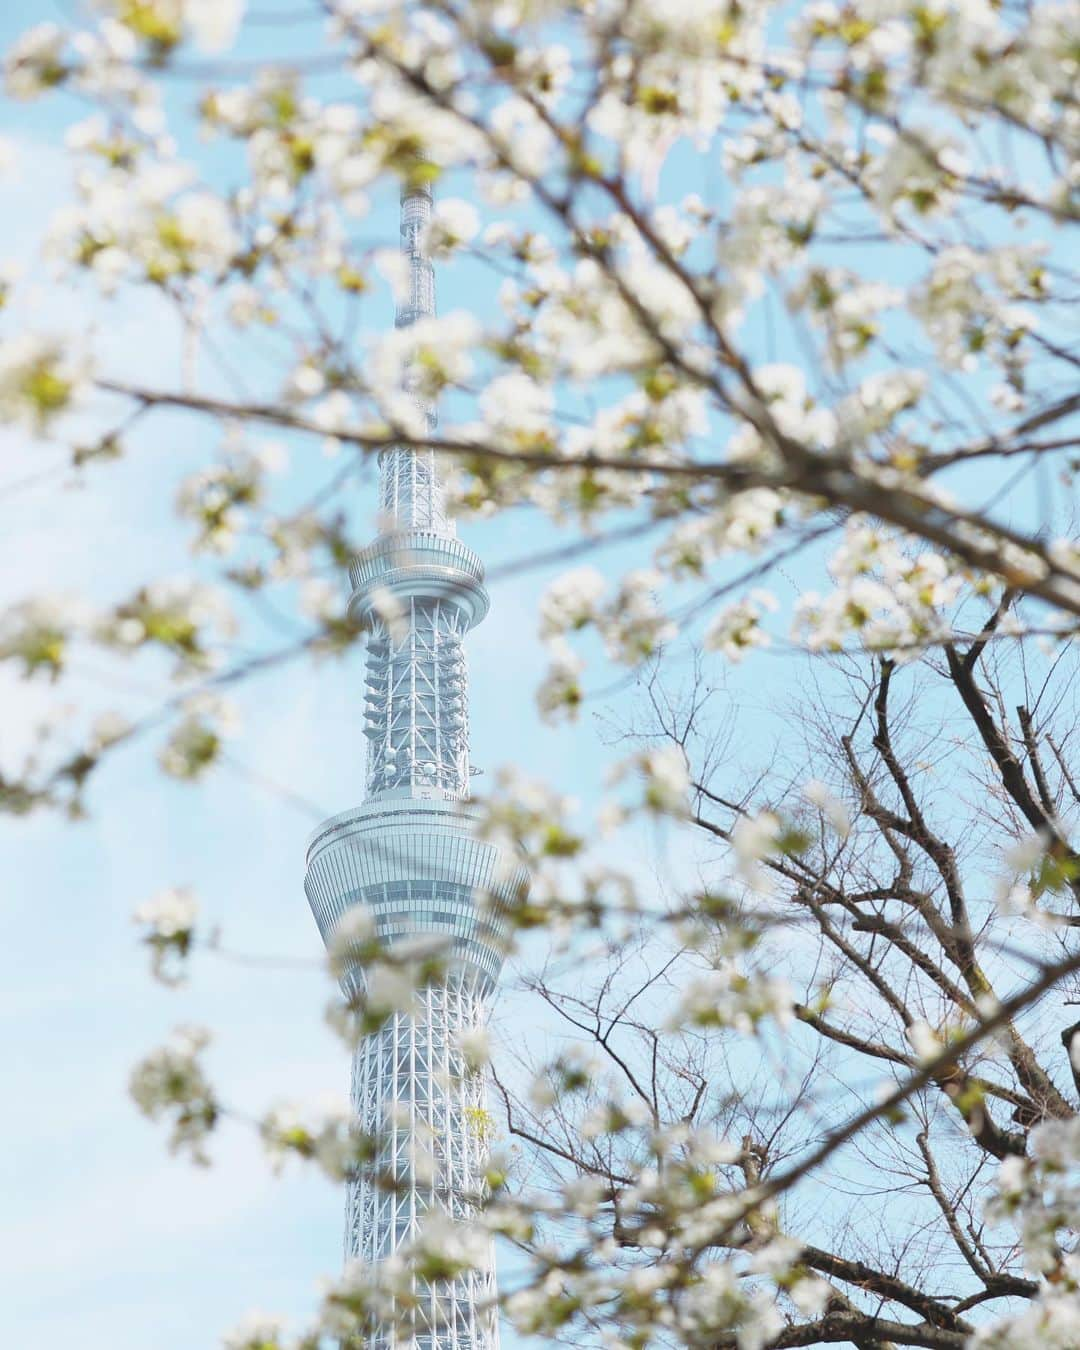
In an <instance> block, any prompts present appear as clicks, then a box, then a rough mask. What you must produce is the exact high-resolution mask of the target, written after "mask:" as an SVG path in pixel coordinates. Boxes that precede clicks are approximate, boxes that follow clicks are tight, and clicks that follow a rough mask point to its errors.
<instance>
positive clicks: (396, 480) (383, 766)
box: [304, 186, 525, 1350]
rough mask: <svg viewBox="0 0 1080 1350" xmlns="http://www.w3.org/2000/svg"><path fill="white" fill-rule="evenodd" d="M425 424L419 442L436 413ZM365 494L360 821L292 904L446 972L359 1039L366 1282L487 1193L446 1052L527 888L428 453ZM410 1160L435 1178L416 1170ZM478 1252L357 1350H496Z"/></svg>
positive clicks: (470, 1111)
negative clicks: (436, 946)
mask: <svg viewBox="0 0 1080 1350" xmlns="http://www.w3.org/2000/svg"><path fill="white" fill-rule="evenodd" d="M431 211H432V198H431V192H430V190H429V189H428V188H427V187H423V186H410V187H408V188H406V189H405V190H404V191H403V194H402V199H401V247H402V250H403V253H404V255H405V257H406V258H407V259H408V263H409V277H410V285H409V293H408V297H407V299H406V300H404V301H403V302H402V303H400V304H399V306H398V311H397V319H396V322H397V326H398V327H399V328H403V327H407V326H409V325H411V324H414V323H417V322H421V321H423V320H424V319H425V318H427V317H429V316H433V315H434V313H435V283H434V274H433V269H432V265H431V261H430V259H429V258H428V256H427V254H426V251H425V236H426V230H427V226H428V223H429V221H430V219H431ZM423 411H424V414H425V415H426V418H427V424H428V427H429V429H430V430H431V431H434V428H435V424H436V416H435V411H434V409H433V408H431V407H429V406H424V407H423ZM379 489H380V507H381V519H382V521H383V526H382V530H383V532H382V533H381V534H380V535H379V537H378V538H377V539H376V540H375V541H374V543H372V544H370V545H369V546H368V547H367V548H365V549H363V550H362V551H361V552H360V554H359V555H358V556H357V557H356V558H355V559H354V560H353V562H352V565H351V567H350V569H349V575H350V581H351V585H352V595H351V600H350V613H351V614H352V615H353V616H354V617H355V618H356V619H357V620H358V621H359V622H360V623H362V624H363V626H364V627H365V629H366V630H367V634H368V638H367V662H366V694H365V699H364V705H365V706H364V735H365V736H366V737H367V740H368V755H367V774H366V792H365V796H364V799H363V802H362V803H361V804H360V805H359V806H357V807H355V808H354V809H353V810H350V811H346V812H344V813H343V814H341V815H337V816H333V817H332V818H331V819H329V820H327V821H326V822H325V823H324V824H323V825H321V826H320V827H319V828H318V829H317V830H316V831H315V833H314V834H313V836H312V838H311V842H310V844H309V846H308V853H307V876H306V880H305V884H304V888H305V891H306V892H307V897H308V900H309V902H310V904H311V908H312V911H313V913H314V915H315V919H316V922H317V923H318V925H319V929H320V932H321V933H322V936H323V939H324V941H325V942H327V943H328V944H329V943H330V942H331V941H332V938H333V934H334V929H335V927H336V925H337V924H338V923H339V921H340V920H341V918H342V916H343V915H345V914H346V912H347V911H348V910H349V909H350V908H351V907H352V906H356V905H364V906H366V907H367V908H368V910H369V911H370V913H371V915H372V916H373V917H374V922H375V931H376V935H377V937H378V939H379V940H380V942H381V943H383V944H385V945H386V946H387V947H388V948H390V949H393V948H394V946H395V944H401V943H404V942H407V941H409V940H415V939H417V938H421V939H423V938H425V937H428V938H434V937H436V936H440V937H441V938H442V939H443V941H444V943H445V944H446V945H445V951H446V974H445V977H444V978H441V979H440V980H438V981H437V982H436V983H434V984H431V985H429V986H427V987H426V988H422V989H421V990H419V991H418V993H417V994H416V999H415V1004H414V1006H413V1008H412V1010H411V1011H408V1012H402V1011H397V1012H394V1013H393V1014H392V1015H391V1016H390V1018H389V1020H387V1021H386V1022H385V1023H383V1025H382V1026H381V1027H380V1029H379V1030H377V1031H375V1032H374V1033H372V1034H370V1035H368V1036H366V1037H364V1038H363V1039H362V1040H361V1042H360V1044H359V1045H358V1047H357V1049H356V1052H355V1056H354V1059H353V1068H352V1105H353V1109H354V1111H355V1114H356V1116H357V1118H358V1122H359V1125H360V1128H361V1129H362V1130H363V1131H364V1132H365V1133H368V1134H378V1135H379V1138H380V1141H381V1145H380V1146H381V1152H380V1155H379V1157H378V1159H377V1160H376V1162H375V1164H374V1165H373V1166H371V1167H365V1168H364V1169H362V1170H361V1172H360V1173H359V1174H358V1175H357V1176H356V1177H355V1178H354V1179H353V1180H352V1181H351V1182H350V1183H349V1187H348V1196H347V1213H346V1229H345V1255H346V1258H347V1259H350V1260H357V1261H360V1262H362V1263H363V1264H364V1265H371V1266H374V1265H375V1264H376V1263H378V1262H380V1261H383V1260H385V1259H386V1258H387V1257H390V1256H392V1255H393V1253H394V1252H395V1251H396V1250H397V1249H398V1248H399V1247H400V1246H401V1245H402V1244H405V1243H408V1242H409V1241H410V1239H412V1238H414V1237H415V1236H416V1234H417V1231H418V1229H419V1228H420V1227H421V1226H422V1225H423V1223H424V1220H425V1216H428V1215H432V1214H439V1213H441V1214H444V1215H448V1216H450V1217H451V1218H453V1219H456V1220H465V1221H467V1220H468V1218H469V1216H470V1213H471V1212H472V1210H473V1207H474V1205H475V1200H476V1197H477V1196H478V1195H479V1194H480V1193H481V1192H482V1189H483V1176H484V1164H485V1155H486V1151H487V1135H488V1133H489V1126H488V1119H489V1118H488V1116H487V1113H486V1109H485V1089H484V1082H483V1076H482V1075H481V1074H477V1073H470V1072H469V1068H468V1065H467V1063H466V1059H465V1056H464V1055H463V1053H462V1050H461V1049H460V1048H459V1044H458V1038H459V1036H460V1034H461V1033H463V1032H467V1031H468V1030H470V1029H472V1028H476V1027H479V1026H481V1025H482V1024H483V1022H484V1020H485V1018H486V1015H487V1002H488V1000H489V998H490V996H491V994H492V992H493V990H494V988H495V984H496V981H497V979H498V976H499V970H500V967H501V964H502V957H503V951H504V942H503V940H502V939H503V936H504V935H503V933H502V931H501V924H500V920H499V917H498V914H499V908H500V904H501V903H502V902H505V901H507V900H509V899H510V897H511V895H512V894H513V893H514V892H515V891H516V890H517V889H518V888H520V887H521V886H523V885H524V884H525V874H524V871H523V869H522V868H521V866H520V864H519V863H516V862H514V863H511V864H510V865H509V866H508V865H507V864H506V860H505V857H504V856H503V855H501V853H500V850H499V849H498V847H497V846H496V845H494V844H492V843H489V842H486V841H483V840H480V839H477V838H475V837H474V834H473V822H472V821H471V819H470V809H469V806H468V797H469V781H470V773H471V770H470V766H469V732H468V713H469V708H468V677H467V671H466V665H465V653H464V650H463V642H464V638H465V635H466V633H467V632H468V631H469V629H470V628H472V627H473V626H474V625H476V624H478V623H479V622H480V621H481V620H482V619H483V618H484V616H485V615H486V614H487V611H488V597H487V593H486V591H485V589H484V585H483V576H484V570H483V566H482V565H481V562H480V559H479V558H478V557H477V555H476V554H475V553H474V552H473V551H472V549H470V548H468V547H467V546H466V545H465V544H463V543H461V542H460V541H459V540H458V539H457V538H456V532H455V528H454V525H453V523H452V522H451V521H450V520H449V519H448V518H447V514H446V505H445V491H444V487H443V483H442V480H441V477H440V472H439V467H438V463H437V458H436V455H435V453H434V452H433V451H431V450H417V449H412V448H394V449H391V450H387V451H384V452H383V453H382V454H381V456H380V461H379ZM388 597H389V598H390V599H391V601H392V605H391V606H390V608H391V609H392V610H393V611H395V612H394V614H393V616H392V618H391V617H390V616H389V615H388V605H387V598H388ZM480 898H483V899H484V900H485V901H486V903H484V904H480V903H478V900H479V899H480ZM399 950H401V948H400V947H399ZM363 979H364V976H363V974H362V972H359V971H356V972H347V973H346V977H345V981H344V983H345V987H346V991H347V992H350V987H351V991H352V992H356V991H357V990H362V988H363ZM417 1149H420V1150H421V1152H423V1153H426V1154H427V1156H428V1159H429V1162H430V1161H432V1160H433V1167H431V1166H429V1167H428V1168H427V1169H418V1168H414V1165H413V1164H414V1161H415V1156H416V1151H417ZM483 1249H484V1250H486V1251H487V1257H486V1260H485V1261H484V1262H483V1263H482V1264H481V1266H480V1268H479V1269H476V1270H472V1271H470V1272H469V1273H468V1274H466V1275H463V1276H460V1277H458V1278H456V1279H453V1280H441V1281H436V1282H433V1283H430V1284H427V1283H423V1282H414V1286H413V1291H412V1292H413V1295H414V1296H415V1298H416V1305H415V1306H416V1311H415V1313H414V1314H413V1321H412V1324H411V1326H410V1331H409V1335H408V1336H407V1337H406V1338H404V1340H403V1339H402V1337H401V1335H400V1333H395V1332H394V1330H393V1328H392V1326H391V1325H389V1324H388V1323H384V1322H379V1321H373V1323H372V1325H371V1326H370V1327H369V1328H368V1329H367V1331H366V1332H365V1334H364V1336H363V1338H362V1343H363V1344H364V1345H365V1346H366V1347H371V1350H389V1347H392V1346H401V1345H403V1344H407V1345H410V1346H414V1347H415V1350H496V1348H497V1346H498V1320H497V1310H496V1305H495V1295H496V1288H495V1263H494V1252H493V1250H492V1245H491V1243H490V1241H487V1242H486V1243H485V1244H483ZM410 1301H411V1300H410Z"/></svg>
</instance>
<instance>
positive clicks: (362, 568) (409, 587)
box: [349, 530, 490, 628]
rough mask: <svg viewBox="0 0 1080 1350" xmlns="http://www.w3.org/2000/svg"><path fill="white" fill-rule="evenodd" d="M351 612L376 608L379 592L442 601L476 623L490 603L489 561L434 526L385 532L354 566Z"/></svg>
mask: <svg viewBox="0 0 1080 1350" xmlns="http://www.w3.org/2000/svg"><path fill="white" fill-rule="evenodd" d="M349 579H350V581H351V582H352V588H353V589H352V596H351V598H350V600H349V613H350V615H351V616H352V617H353V618H355V619H359V620H360V621H361V622H363V621H366V620H368V619H370V618H371V616H372V615H373V614H375V613H377V610H378V604H377V596H378V593H379V592H380V591H389V592H390V593H391V594H392V595H393V596H394V597H395V598H396V599H398V600H408V599H412V598H416V599H420V600H443V601H448V602H449V603H451V604H455V605H457V606H458V608H459V609H460V610H461V612H462V614H463V616H464V618H465V622H466V624H467V626H468V627H469V628H474V627H475V626H476V625H477V624H478V623H479V622H480V621H481V620H482V619H483V618H484V616H485V615H486V614H487V612H488V609H489V607H490V601H489V599H488V593H487V591H486V590H485V589H484V565H483V563H481V561H480V559H479V557H478V556H477V555H476V554H475V553H474V552H473V550H472V549H471V548H469V547H468V546H467V545H465V544H463V543H462V542H461V541H460V540H459V539H454V538H451V537H450V536H449V535H445V534H436V533H435V532H434V531H433V530H399V531H395V532H394V533H393V534H384V535H380V536H379V538H378V539H376V540H375V542H374V543H373V544H369V545H368V547H367V548H365V549H363V550H362V551H361V552H360V553H358V554H357V555H356V557H355V558H354V559H353V560H352V563H351V564H350V566H349Z"/></svg>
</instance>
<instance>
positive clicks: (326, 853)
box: [304, 796, 528, 989]
mask: <svg viewBox="0 0 1080 1350" xmlns="http://www.w3.org/2000/svg"><path fill="white" fill-rule="evenodd" d="M527 885H528V873H527V871H526V869H525V866H524V864H523V863H522V862H521V861H520V860H519V859H517V858H508V857H507V855H506V854H505V852H504V851H503V850H502V849H500V848H499V847H498V846H497V845H496V844H492V843H490V842H488V841H487V840H484V839H478V838H476V836H475V833H474V817H473V816H472V814H471V813H470V812H469V810H468V807H467V806H465V805H463V803H462V802H461V801H460V800H458V799H452V798H447V799H442V800H440V799H438V798H432V799H423V798H415V797H405V796H401V797H397V796H395V797H391V798H383V799H375V800H372V801H368V802H365V803H364V805H363V806H360V807H358V808H356V809H355V810H352V811H345V812H343V813H342V814H341V815H337V816H332V817H331V818H330V819H329V820H327V821H324V823H323V824H322V825H320V826H319V828H318V829H317V830H315V832H314V833H313V834H312V836H311V841H310V843H309V846H308V854H307V875H306V877H305V879H304V890H305V892H306V894H307V897H308V902H309V904H310V905H311V910H312V913H313V914H314V916H315V921H316V923H317V924H318V926H319V931H320V933H321V934H322V937H323V941H324V942H326V943H327V944H329V943H330V942H331V940H332V937H333V932H334V929H335V928H336V927H337V925H338V923H339V922H340V921H341V918H342V916H343V915H344V914H345V913H346V912H347V911H348V910H349V909H351V908H352V907H353V906H354V905H366V906H367V907H368V908H369V909H370V910H371V912H372V914H373V916H374V919H375V931H376V935H377V936H378V938H379V940H380V941H381V942H383V943H385V944H386V945H387V946H389V947H393V946H394V945H395V944H396V943H398V942H401V941H405V940H407V939H409V938H416V937H421V936H424V937H443V938H445V939H447V942H448V948H449V957H450V964H451V968H453V969H456V970H457V971H458V972H459V973H462V974H469V975H471V976H472V977H474V978H477V979H478V981H479V983H480V984H481V985H482V986H483V987H484V988H485V989H489V988H492V987H494V984H495V981H496V980H497V979H498V977H499V971H500V970H501V968H502V963H503V958H504V956H505V953H506V947H507V937H508V934H507V929H506V922H505V918H504V917H503V910H504V909H505V907H506V906H507V905H508V904H509V903H510V902H511V901H512V900H513V899H514V898H515V897H516V896H518V895H520V893H521V891H522V890H523V889H524V887H526V886H527Z"/></svg>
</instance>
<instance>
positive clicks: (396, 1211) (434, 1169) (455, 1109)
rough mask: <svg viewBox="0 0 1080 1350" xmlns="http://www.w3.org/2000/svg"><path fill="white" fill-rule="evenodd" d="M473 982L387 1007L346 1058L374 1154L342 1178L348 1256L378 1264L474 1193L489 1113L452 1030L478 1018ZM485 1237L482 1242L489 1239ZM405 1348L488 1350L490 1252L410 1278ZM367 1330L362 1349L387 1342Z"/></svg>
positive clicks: (492, 1316)
mask: <svg viewBox="0 0 1080 1350" xmlns="http://www.w3.org/2000/svg"><path fill="white" fill-rule="evenodd" d="M482 991H483V986H482V985H481V984H480V983H479V982H477V981H475V980H472V979H467V978H466V979H454V980H451V981H449V982H447V983H446V984H439V985H434V986H432V987H430V988H428V989H426V990H424V991H422V993H420V994H419V995H418V999H417V1004H418V1006H417V1008H416V1010H415V1011H414V1012H413V1013H412V1014H406V1013H395V1014H394V1016H393V1017H391V1018H390V1020H389V1021H388V1022H386V1023H385V1024H384V1026H383V1027H382V1028H381V1029H380V1030H379V1031H377V1032H376V1033H375V1034H374V1035H371V1036H368V1037H366V1038H365V1039H364V1040H363V1041H362V1042H361V1044H360V1046H359V1047H358V1048H357V1051H356V1055H355V1058H354V1060H353V1088H352V1096H353V1108H354V1110H355V1111H356V1114H357V1117H358V1118H359V1123H360V1126H361V1128H362V1129H363V1130H364V1131H365V1132H367V1133H369V1134H378V1136H379V1138H380V1140H381V1151H380V1153H379V1156H378V1158H377V1159H376V1160H375V1161H374V1162H373V1163H372V1164H371V1165H370V1166H369V1167H366V1168H365V1169H364V1170H363V1172H362V1173H361V1174H360V1175H359V1176H358V1177H357V1178H356V1179H355V1180H354V1181H353V1182H351V1183H350V1186H349V1196H348V1217H347V1223H346V1232H345V1249H346V1250H345V1254H346V1257H347V1258H351V1259H359V1260H361V1261H363V1262H364V1263H365V1264H369V1265H376V1264H377V1263H378V1262H380V1261H382V1260H385V1258H386V1257H388V1256H390V1255H391V1254H392V1253H393V1252H394V1251H395V1250H396V1249H397V1248H398V1247H400V1246H401V1245H402V1244H403V1243H406V1242H409V1241H410V1240H412V1239H413V1238H415V1237H416V1235H417V1233H418V1231H419V1229H420V1227H421V1225H422V1223H423V1221H424V1219H425V1217H426V1216H429V1215H431V1214H432V1213H433V1212H438V1213H443V1214H447V1215H449V1216H450V1217H451V1218H453V1219H455V1220H457V1221H459V1222H463V1223H467V1222H468V1221H469V1219H470V1218H471V1217H472V1216H473V1215H474V1213H475V1209H476V1204H477V1202H478V1200H479V1198H480V1196H481V1194H482V1191H483V1178H484V1162H485V1156H486V1152H487V1138H488V1134H489V1131H490V1123H489V1121H490V1118H489V1116H488V1113H487V1109H486V1093H485V1085H484V1079H483V1077H482V1075H480V1074H477V1073H471V1072H470V1071H469V1069H468V1066H467V1064H466V1063H465V1060H464V1058H463V1056H462V1054H461V1051H460V1050H459V1049H458V1045H457V1041H458V1035H459V1033H461V1032H462V1031H466V1030H468V1029H470V1028H473V1027H476V1026H479V1025H481V1024H482V1023H483V1021H484V1018H485V1016H486V1007H485V1000H484V997H483V992H482ZM489 1245H490V1244H489ZM412 1292H413V1294H414V1296H415V1298H416V1302H415V1305H414V1306H413V1308H412V1309H411V1310H410V1323H411V1326H410V1333H411V1334H410V1341H411V1344H412V1345H413V1346H415V1350H447V1348H449V1347H453V1350H491V1347H494V1346H496V1345H497V1344H498V1321H497V1315H496V1309H495V1269H494V1253H493V1252H492V1253H491V1254H490V1257H489V1261H488V1264H487V1265H486V1266H485V1267H482V1268H481V1269H478V1270H472V1271H470V1272H469V1273H468V1275H467V1276H463V1277H462V1278H460V1279H456V1280H443V1281H434V1282H431V1283H423V1282H420V1281H417V1280H415V1279H414V1280H413V1282H412ZM391 1342H392V1336H391V1333H390V1332H389V1331H388V1330H386V1329H382V1328H379V1327H378V1326H375V1327H372V1328H371V1329H370V1331H369V1334H368V1337H367V1339H366V1345H367V1346H369V1347H372V1348H373V1350H375V1348H378V1350H382V1348H383V1347H389V1346H390V1344H391Z"/></svg>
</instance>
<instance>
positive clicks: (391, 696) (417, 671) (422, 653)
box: [364, 598, 469, 796]
mask: <svg viewBox="0 0 1080 1350" xmlns="http://www.w3.org/2000/svg"><path fill="white" fill-rule="evenodd" d="M408 604H409V614H408V623H407V624H406V623H404V622H401V623H398V624H395V625H394V626H393V627H388V626H387V625H386V624H384V623H378V622H377V623H376V624H375V625H374V629H373V632H372V635H371V638H370V640H369V642H368V653H367V699H366V711H365V726H364V734H365V735H366V736H367V737H368V741H369V750H368V772H367V788H368V792H369V794H370V793H375V792H383V791H386V790H388V789H392V788H401V787H410V786H413V785H416V786H419V787H438V788H443V789H446V790H447V791H449V792H452V793H454V794H455V795H458V796H463V795H464V794H465V792H466V790H467V788H468V784H469V708H468V697H467V696H468V684H467V672H466V669H465V651H464V648H463V646H462V639H463V637H464V636H465V630H466V628H467V626H468V625H467V622H466V620H465V616H464V615H463V614H462V611H461V608H460V606H459V605H457V604H454V603H445V602H443V601H440V600H435V601H423V600H417V599H415V598H411V599H410V600H409V602H408Z"/></svg>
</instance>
